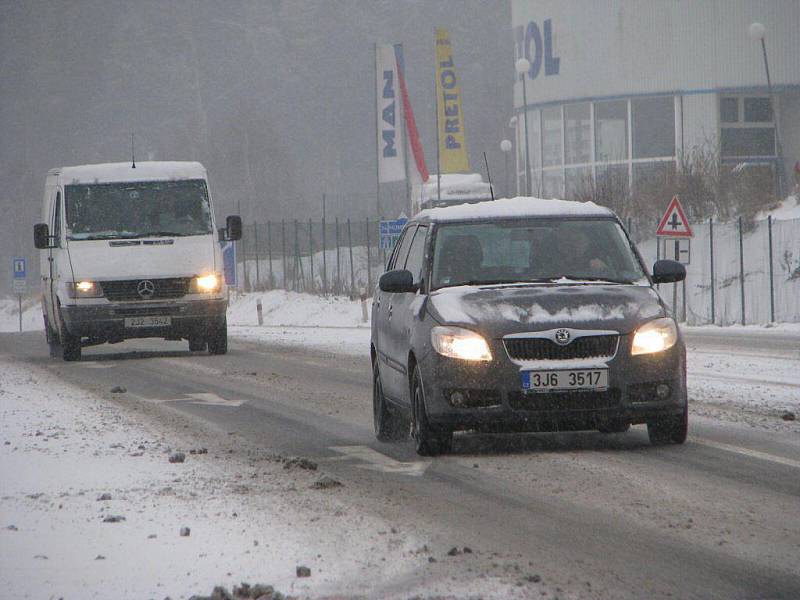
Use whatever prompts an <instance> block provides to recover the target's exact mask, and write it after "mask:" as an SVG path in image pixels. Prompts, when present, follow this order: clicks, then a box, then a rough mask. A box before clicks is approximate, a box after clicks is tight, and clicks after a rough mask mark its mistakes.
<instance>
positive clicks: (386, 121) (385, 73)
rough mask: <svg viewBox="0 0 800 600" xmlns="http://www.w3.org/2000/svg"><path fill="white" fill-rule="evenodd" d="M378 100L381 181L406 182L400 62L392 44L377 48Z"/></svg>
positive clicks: (379, 169) (376, 83) (379, 172)
mask: <svg viewBox="0 0 800 600" xmlns="http://www.w3.org/2000/svg"><path fill="white" fill-rule="evenodd" d="M375 53H376V56H375V66H376V73H375V86H376V90H375V92H376V93H375V97H376V99H377V102H378V106H377V136H378V181H379V182H380V183H387V182H390V181H402V180H404V179H405V178H406V170H405V162H404V158H403V128H402V125H401V122H400V103H399V102H400V96H399V85H398V77H397V60H396V58H395V50H394V46H393V45H392V44H377V45H376V46H375Z"/></svg>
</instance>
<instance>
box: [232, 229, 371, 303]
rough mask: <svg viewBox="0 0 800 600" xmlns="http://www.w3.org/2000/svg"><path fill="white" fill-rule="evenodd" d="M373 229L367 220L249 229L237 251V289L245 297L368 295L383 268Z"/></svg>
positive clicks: (246, 230)
mask: <svg viewBox="0 0 800 600" xmlns="http://www.w3.org/2000/svg"><path fill="white" fill-rule="evenodd" d="M378 229H379V222H378V221H376V220H370V219H363V220H354V219H343V220H339V219H334V220H333V221H332V222H331V221H328V222H326V221H312V220H310V219H309V220H308V221H300V220H296V219H295V220H290V221H267V222H266V223H249V224H247V225H246V226H245V227H244V232H243V236H242V239H241V241H239V242H238V244H239V246H238V248H237V255H238V262H239V276H240V285H241V286H242V287H243V289H244V290H245V291H252V290H267V289H285V290H292V291H296V292H305V293H312V294H324V295H327V294H334V295H348V296H351V297H355V296H358V295H360V294H362V293H367V294H371V293H372V286H373V283H374V282H376V281H377V278H378V277H380V274H381V273H382V272H383V265H384V264H385V262H386V251H385V250H382V249H381V248H380V237H379V230H378Z"/></svg>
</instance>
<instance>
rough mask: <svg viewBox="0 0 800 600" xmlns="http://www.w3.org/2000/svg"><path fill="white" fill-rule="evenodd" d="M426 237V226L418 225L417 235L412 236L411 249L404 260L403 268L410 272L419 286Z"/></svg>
mask: <svg viewBox="0 0 800 600" xmlns="http://www.w3.org/2000/svg"><path fill="white" fill-rule="evenodd" d="M427 236H428V228H427V226H424V225H420V226H419V227H417V233H416V234H415V235H414V240H413V241H412V242H411V248H410V249H409V251H408V258H407V259H406V267H405V268H406V269H407V270H408V271H411V274H412V275H413V276H414V283H415V284H416V285H419V284H420V282H421V281H422V266H423V263H424V259H425V240H426V238H427Z"/></svg>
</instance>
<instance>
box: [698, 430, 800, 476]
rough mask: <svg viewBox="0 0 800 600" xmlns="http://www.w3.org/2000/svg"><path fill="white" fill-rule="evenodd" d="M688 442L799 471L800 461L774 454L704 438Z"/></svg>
mask: <svg viewBox="0 0 800 600" xmlns="http://www.w3.org/2000/svg"><path fill="white" fill-rule="evenodd" d="M689 439H690V441H692V442H694V443H696V444H699V445H701V446H708V447H709V448H716V449H717V450H724V451H726V452H733V453H734V454H741V455H742V456H749V457H751V458H758V459H760V460H767V461H769V462H774V463H778V464H780V465H785V466H787V467H794V468H795V469H800V461H798V460H792V459H791V458H784V457H783V456H776V455H775V454H767V453H766V452H759V451H758V450H750V449H749V448H742V447H741V446H731V445H730V444H723V443H722V442H714V441H712V440H707V439H704V438H696V437H692V438H689Z"/></svg>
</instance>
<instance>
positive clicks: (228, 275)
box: [219, 242, 236, 287]
mask: <svg viewBox="0 0 800 600" xmlns="http://www.w3.org/2000/svg"><path fill="white" fill-rule="evenodd" d="M219 245H220V246H221V247H222V270H223V273H224V276H225V284H226V285H229V286H231V287H236V243H235V242H220V243H219Z"/></svg>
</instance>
